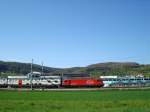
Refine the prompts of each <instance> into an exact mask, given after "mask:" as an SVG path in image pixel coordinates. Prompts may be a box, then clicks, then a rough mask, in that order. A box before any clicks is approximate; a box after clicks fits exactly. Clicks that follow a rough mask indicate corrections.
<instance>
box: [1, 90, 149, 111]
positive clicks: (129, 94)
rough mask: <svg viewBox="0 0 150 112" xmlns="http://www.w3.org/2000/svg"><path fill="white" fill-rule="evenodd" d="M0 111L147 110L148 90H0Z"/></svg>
mask: <svg viewBox="0 0 150 112" xmlns="http://www.w3.org/2000/svg"><path fill="white" fill-rule="evenodd" d="M0 112H150V90H123V91H119V90H118V91H117V90H105V91H75V92H69V91H67V92H56V91H49V92H35V91H34V92H29V91H26V92H25V91H24V92H22V91H0Z"/></svg>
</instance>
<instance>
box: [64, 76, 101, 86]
mask: <svg viewBox="0 0 150 112" xmlns="http://www.w3.org/2000/svg"><path fill="white" fill-rule="evenodd" d="M62 86H63V87H102V86H103V81H102V80H100V79H92V78H73V79H64V80H63V81H62Z"/></svg>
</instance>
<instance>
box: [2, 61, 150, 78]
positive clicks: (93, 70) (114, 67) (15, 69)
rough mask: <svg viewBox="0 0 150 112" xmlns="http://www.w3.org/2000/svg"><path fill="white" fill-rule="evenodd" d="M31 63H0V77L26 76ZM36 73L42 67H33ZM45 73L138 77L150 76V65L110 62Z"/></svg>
mask: <svg viewBox="0 0 150 112" xmlns="http://www.w3.org/2000/svg"><path fill="white" fill-rule="evenodd" d="M30 65H31V64H30V63H18V62H4V61H0V75H1V76H7V75H25V74H27V73H29V72H30ZM33 70H34V71H39V72H41V66H40V65H36V64H34V65H33ZM44 73H47V74H60V73H84V74H91V75H92V76H99V75H138V74H143V75H146V76H150V65H140V64H138V63H134V62H125V63H119V62H109V63H98V64H93V65H89V66H87V67H73V68H66V69H60V68H52V67H45V66H44Z"/></svg>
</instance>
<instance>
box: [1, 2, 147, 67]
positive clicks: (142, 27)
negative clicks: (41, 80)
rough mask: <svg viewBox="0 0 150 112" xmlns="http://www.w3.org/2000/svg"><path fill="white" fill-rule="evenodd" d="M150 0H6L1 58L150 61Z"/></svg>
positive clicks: (54, 63)
mask: <svg viewBox="0 0 150 112" xmlns="http://www.w3.org/2000/svg"><path fill="white" fill-rule="evenodd" d="M149 6H150V1H149V0H1V1H0V40H1V41H0V60H4V61H19V62H30V61H31V59H32V58H33V59H34V62H35V63H38V64H40V63H41V61H43V62H44V64H45V65H46V66H51V67H62V68H64V67H75V66H86V65H89V64H94V63H100V62H110V61H111V62H116V61H117V62H118V61H121V62H128V61H132V62H139V63H142V64H148V63H150V7H149Z"/></svg>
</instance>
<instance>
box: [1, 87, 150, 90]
mask: <svg viewBox="0 0 150 112" xmlns="http://www.w3.org/2000/svg"><path fill="white" fill-rule="evenodd" d="M104 90H150V87H141V88H139V87H136V88H135V87H134V88H131V87H130V88H51V89H39V88H35V89H30V88H0V91H104Z"/></svg>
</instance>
